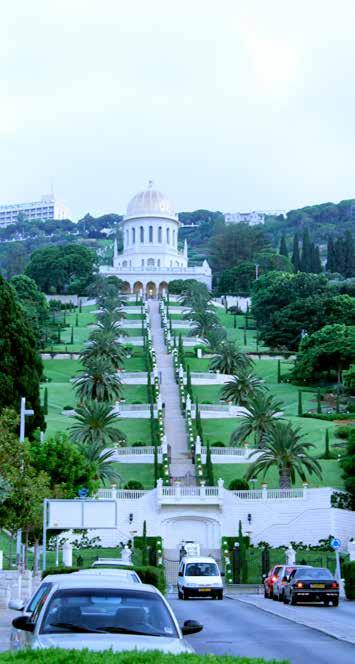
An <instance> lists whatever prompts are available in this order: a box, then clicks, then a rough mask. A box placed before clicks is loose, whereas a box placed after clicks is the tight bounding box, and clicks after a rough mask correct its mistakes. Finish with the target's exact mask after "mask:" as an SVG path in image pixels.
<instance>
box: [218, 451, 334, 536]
mask: <svg viewBox="0 0 355 664" xmlns="http://www.w3.org/2000/svg"><path fill="white" fill-rule="evenodd" d="M320 464H321V467H322V473H323V479H322V481H319V480H318V478H317V477H316V476H315V475H313V476H311V477H309V486H310V487H311V488H316V487H320V486H330V487H334V488H335V489H343V488H344V484H343V480H342V478H341V475H342V470H341V468H340V466H339V462H338V461H335V460H329V461H324V460H321V461H320ZM248 467H249V464H247V463H234V464H231V463H230V464H219V463H218V464H217V463H216V464H214V466H213V471H214V478H215V481H217V480H218V479H219V478H222V479H223V480H224V483H225V487H226V489H228V487H229V483H230V482H231V480H233V479H237V478H238V479H242V478H243V477H244V475H245V473H246V471H247V469H248ZM263 481H265V482H267V484H268V486H269V488H270V489H278V488H279V479H278V473H277V470H276V469H275V468H273V469H271V470H270V471H269V472H268V473H267V474H266V476H265V480H263V478H262V475H260V476H259V477H258V478H257V481H256V483H255V488H256V489H259V488H260V487H261V484H262V482H263ZM250 486H251V485H250ZM300 486H302V480H300V479H298V480H297V481H296V483H295V484H294V485H293V487H294V488H296V487H300ZM305 541H306V540H305Z"/></svg>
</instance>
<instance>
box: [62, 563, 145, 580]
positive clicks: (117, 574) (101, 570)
mask: <svg viewBox="0 0 355 664" xmlns="http://www.w3.org/2000/svg"><path fill="white" fill-rule="evenodd" d="M78 574H80V576H81V577H83V576H91V575H95V576H105V577H106V576H111V577H112V578H114V579H119V581H123V582H127V583H142V581H141V580H140V578H139V576H138V574H137V572H134V571H133V569H119V568H117V569H115V568H112V569H111V568H110V567H108V568H107V567H90V569H81V570H79V572H73V576H77V575H78Z"/></svg>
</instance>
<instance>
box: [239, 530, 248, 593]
mask: <svg viewBox="0 0 355 664" xmlns="http://www.w3.org/2000/svg"><path fill="white" fill-rule="evenodd" d="M238 542H239V560H240V582H241V583H247V582H248V562H247V557H246V546H245V539H244V535H243V529H242V522H241V521H240V520H239V526H238Z"/></svg>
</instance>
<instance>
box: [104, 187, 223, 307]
mask: <svg viewBox="0 0 355 664" xmlns="http://www.w3.org/2000/svg"><path fill="white" fill-rule="evenodd" d="M179 227H180V222H179V219H178V217H177V216H176V214H175V212H174V210H173V207H172V205H171V203H170V201H169V200H168V199H167V198H166V196H164V195H163V194H162V193H161V192H159V191H156V190H155V189H152V187H151V185H150V186H149V188H148V189H147V190H145V191H141V192H139V193H138V194H137V195H136V196H134V197H133V198H132V200H131V201H130V203H129V204H128V207H127V214H126V216H125V218H124V220H123V223H122V232H123V252H122V253H121V254H118V252H117V245H116V243H115V246H114V257H113V265H112V266H108V265H103V266H101V268H100V272H101V274H103V275H106V276H109V275H116V276H117V277H119V278H120V279H122V281H123V282H124V289H125V291H126V292H127V293H139V294H141V295H144V296H147V297H155V296H156V295H159V294H163V293H165V292H166V291H167V288H168V284H169V281H172V280H174V279H196V280H198V281H201V282H202V283H204V284H206V286H207V287H208V288H209V289H210V288H211V285H212V273H211V268H210V267H209V265H208V263H207V261H204V262H203V264H202V265H201V266H200V267H189V266H188V257H187V243H186V242H185V244H184V248H183V250H180V249H178V233H179Z"/></svg>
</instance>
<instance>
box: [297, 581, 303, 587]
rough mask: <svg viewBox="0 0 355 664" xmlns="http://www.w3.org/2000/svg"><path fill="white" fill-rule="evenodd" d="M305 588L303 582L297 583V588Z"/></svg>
mask: <svg viewBox="0 0 355 664" xmlns="http://www.w3.org/2000/svg"><path fill="white" fill-rule="evenodd" d="M303 587H304V584H303V583H302V581H297V583H296V588H303Z"/></svg>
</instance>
